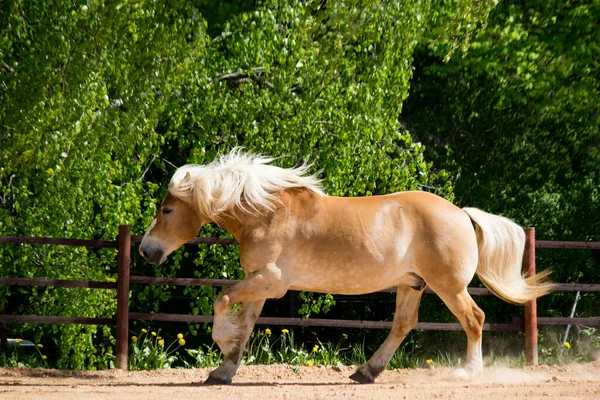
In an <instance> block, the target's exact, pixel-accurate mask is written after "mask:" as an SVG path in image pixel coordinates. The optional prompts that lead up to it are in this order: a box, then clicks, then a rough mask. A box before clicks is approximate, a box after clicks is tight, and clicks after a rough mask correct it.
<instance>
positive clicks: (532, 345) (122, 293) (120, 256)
mask: <svg viewBox="0 0 600 400" xmlns="http://www.w3.org/2000/svg"><path fill="white" fill-rule="evenodd" d="M525 233H526V237H527V241H526V246H525V254H524V257H523V270H524V273H525V274H526V275H533V274H535V248H536V247H537V248H555V249H556V248H560V249H592V250H600V242H559V241H542V240H539V241H535V229H534V228H525ZM140 241H141V236H131V231H130V227H129V226H127V225H122V226H120V227H119V235H118V237H117V240H116V241H112V240H83V239H58V238H39V237H17V236H0V243H13V244H45V245H64V246H85V247H95V248H116V249H117V282H98V281H81V280H57V279H46V278H9V277H0V285H10V286H12V285H19V286H54V287H68V288H91V289H116V292H117V315H116V316H115V317H114V318H83V317H65V316H42V315H7V314H2V315H0V322H2V323H51V324H93V325H116V328H117V332H116V349H115V355H116V362H115V364H116V367H117V368H119V369H122V370H126V369H127V358H128V353H129V348H128V343H129V341H128V339H129V338H128V330H129V320H132V319H137V320H148V321H177V322H193V323H205V322H207V323H212V322H213V317H212V316H211V315H184V314H161V313H158V314H151V313H140V312H130V311H129V290H130V285H131V284H153V285H161V284H162V285H176V286H177V285H178V286H228V285H231V284H232V283H235V282H236V281H234V280H227V279H191V278H157V277H149V276H130V274H129V265H130V255H131V243H132V242H133V243H139V242H140ZM187 244H188V245H189V244H220V245H225V246H226V245H236V244H237V242H236V241H235V240H234V239H221V238H194V239H192V240H190V241H189V242H188V243H187ZM555 289H556V290H562V291H588V292H599V291H600V285H599V284H565V283H559V284H556V285H555ZM395 291H396V289H395V288H391V289H387V290H384V292H395ZM468 291H469V293H470V294H471V295H476V296H487V295H491V294H492V293H491V292H490V291H489V290H487V289H485V288H468ZM425 293H432V292H431V290H429V288H427V289H426V290H425ZM257 324H262V325H285V326H322V327H345V328H371V329H390V328H391V325H392V323H391V321H356V320H340V319H319V318H309V319H302V318H271V317H261V318H259V319H258V321H257ZM567 324H573V325H600V317H595V318H572V317H571V318H546V317H544V318H538V317H537V308H536V301H535V300H534V301H531V302H530V303H528V304H526V305H525V312H524V318H522V319H521V318H513V321H512V323H510V324H488V323H486V324H484V326H483V329H484V330H486V331H505V332H525V353H526V359H527V363H528V364H530V365H536V364H537V362H538V354H537V348H538V346H537V327H538V325H567ZM416 329H420V330H445V331H458V330H462V327H461V325H460V324H458V323H435V322H420V323H419V324H418V325H417V327H416ZM2 341H3V342H4V343H3V344H5V342H6V337H5V335H3V337H2ZM3 348H4V346H3Z"/></svg>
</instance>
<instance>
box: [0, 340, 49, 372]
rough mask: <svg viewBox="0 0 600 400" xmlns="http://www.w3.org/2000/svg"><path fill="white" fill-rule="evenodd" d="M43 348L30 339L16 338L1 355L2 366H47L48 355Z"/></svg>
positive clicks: (0, 365)
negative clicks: (43, 351)
mask: <svg viewBox="0 0 600 400" xmlns="http://www.w3.org/2000/svg"><path fill="white" fill-rule="evenodd" d="M25 344H26V346H24V345H25ZM42 348H43V347H39V346H36V345H34V344H33V343H31V342H29V341H23V340H21V339H16V340H15V341H14V342H11V343H9V344H8V346H7V349H6V350H7V351H6V352H3V353H2V355H1V356H0V367H12V368H47V367H48V362H47V356H46V355H45V354H43V353H42Z"/></svg>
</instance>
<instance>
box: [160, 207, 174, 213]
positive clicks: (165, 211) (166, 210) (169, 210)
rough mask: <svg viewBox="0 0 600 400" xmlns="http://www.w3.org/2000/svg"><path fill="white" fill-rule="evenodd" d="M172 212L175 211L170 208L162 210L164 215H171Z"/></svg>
mask: <svg viewBox="0 0 600 400" xmlns="http://www.w3.org/2000/svg"><path fill="white" fill-rule="evenodd" d="M171 211H173V210H171V209H170V208H164V207H163V209H162V213H163V215H167V214H170V213H171Z"/></svg>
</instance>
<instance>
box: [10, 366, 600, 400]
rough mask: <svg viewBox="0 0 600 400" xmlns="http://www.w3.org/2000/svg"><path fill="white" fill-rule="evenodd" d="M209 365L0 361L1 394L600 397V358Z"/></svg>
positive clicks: (482, 399)
mask: <svg viewBox="0 0 600 400" xmlns="http://www.w3.org/2000/svg"><path fill="white" fill-rule="evenodd" d="M208 372H209V371H208V370H206V369H196V370H190V369H186V370H184V369H172V370H162V371H143V372H121V371H114V370H112V371H99V372H89V371H84V372H74V371H58V370H48V369H16V368H15V369H13V368H0V399H49V400H54V399H57V400H58V399H61V400H68V399H84V400H97V399H111V400H112V399H128V400H129V399H133V400H135V399H168V400H179V399H182V400H187V399H265V400H271V399H375V400H377V399H461V400H463V399H466V400H468V399H477V400H490V399H559V398H560V399H561V400H566V399H600V361H595V362H593V363H589V364H583V365H570V366H560V367H548V366H539V367H530V368H525V369H509V368H497V367H496V368H486V370H485V371H484V372H483V373H482V374H481V375H480V376H477V377H474V378H472V379H471V380H470V381H461V380H458V379H457V378H454V377H453V374H452V371H451V370H449V369H445V368H438V369H432V370H427V369H416V370H406V369H400V370H395V371H386V372H384V373H383V374H382V375H381V376H380V377H379V379H378V381H377V382H376V383H375V384H371V385H359V384H356V383H353V382H351V381H350V380H349V379H348V376H349V375H350V374H351V373H352V372H353V370H351V369H349V368H347V369H345V370H343V371H341V372H340V371H336V370H333V369H331V368H325V367H303V368H301V369H300V370H299V371H297V370H296V371H295V368H294V367H291V366H289V365H269V366H242V367H241V368H240V370H239V372H238V375H237V376H236V377H234V381H233V384H232V385H229V386H203V385H202V384H201V382H202V381H203V380H204V379H205V378H206V377H207V376H208Z"/></svg>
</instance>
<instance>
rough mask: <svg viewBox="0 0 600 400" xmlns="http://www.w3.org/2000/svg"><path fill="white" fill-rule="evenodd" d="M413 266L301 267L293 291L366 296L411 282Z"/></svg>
mask: <svg viewBox="0 0 600 400" xmlns="http://www.w3.org/2000/svg"><path fill="white" fill-rule="evenodd" d="M411 270H412V269H411V268H410V267H409V266H402V265H401V264H395V263H393V264H392V263H390V264H383V263H382V264H371V265H365V264H360V263H353V264H337V263H334V264H329V265H323V264H320V265H319V264H317V265H306V264H304V265H302V264H300V265H297V266H296V268H294V278H293V281H292V285H291V286H290V289H291V290H301V291H310V292H322V293H332V294H364V293H372V292H377V291H380V290H384V289H388V288H390V287H395V286H397V285H399V284H400V283H402V282H403V280H406V279H407V276H406V274H407V273H408V272H411Z"/></svg>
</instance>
